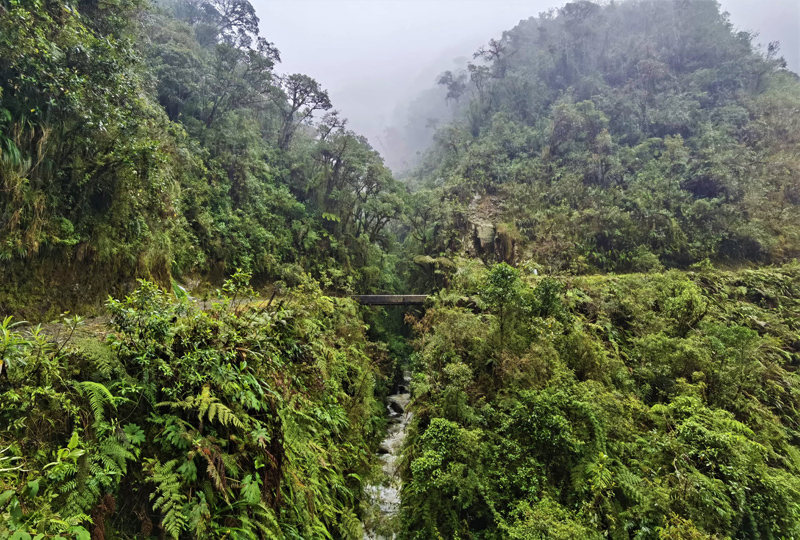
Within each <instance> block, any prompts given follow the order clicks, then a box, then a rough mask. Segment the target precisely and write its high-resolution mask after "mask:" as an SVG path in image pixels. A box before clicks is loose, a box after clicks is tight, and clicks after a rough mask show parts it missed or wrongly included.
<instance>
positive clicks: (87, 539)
mask: <svg viewBox="0 0 800 540" xmlns="http://www.w3.org/2000/svg"><path fill="white" fill-rule="evenodd" d="M69 532H70V533H72V534H74V535H75V538H76V540H92V535H91V534H89V531H87V530H86V529H85V528H83V527H81V526H80V525H73V526H72V527H70V528H69Z"/></svg>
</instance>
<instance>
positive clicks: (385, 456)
mask: <svg viewBox="0 0 800 540" xmlns="http://www.w3.org/2000/svg"><path fill="white" fill-rule="evenodd" d="M410 381H411V374H410V373H409V372H403V384H401V385H400V386H399V387H398V389H397V390H398V393H397V394H394V395H391V396H389V404H388V405H387V407H386V409H387V410H388V413H387V416H388V418H389V429H388V432H387V435H386V438H385V439H384V440H383V442H382V443H381V445H380V448H379V450H378V455H379V457H380V460H381V462H382V463H381V470H382V471H383V476H384V477H383V479H382V481H381V482H380V483H374V484H370V485H368V486H366V488H365V490H364V491H365V493H366V495H367V498H368V501H369V504H370V505H371V507H372V509H373V512H372V516H371V519H370V520H369V523H368V525H367V527H365V531H364V540H392V539H393V538H395V536H396V534H395V530H396V528H395V524H394V523H393V521H394V520H393V518H394V517H395V516H397V513H398V511H399V509H400V477H399V475H398V474H397V462H398V460H399V459H400V451H401V450H402V448H403V441H404V440H405V438H406V427H407V426H408V422H409V421H410V420H411V413H410V412H407V410H406V409H407V407H408V403H409V401H410V400H411V394H409V391H408V384H409V382H410Z"/></svg>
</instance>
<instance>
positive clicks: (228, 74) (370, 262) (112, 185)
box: [0, 1, 402, 315]
mask: <svg viewBox="0 0 800 540" xmlns="http://www.w3.org/2000/svg"><path fill="white" fill-rule="evenodd" d="M0 5H1V6H2V7H0V79H2V81H3V86H2V95H0V99H1V101H0V152H2V154H0V167H2V170H0V173H1V175H2V190H0V265H2V270H3V273H4V275H5V276H7V277H8V278H9V279H4V280H3V281H2V283H0V312H3V311H5V312H8V313H11V312H19V311H20V310H24V311H26V312H28V313H38V315H41V314H43V313H49V314H50V315H52V314H57V313H58V312H59V311H60V310H62V309H66V308H74V307H75V306H76V305H80V304H90V303H93V302H97V301H99V302H102V301H103V300H104V299H105V297H106V295H107V294H108V293H109V292H111V291H113V290H117V291H119V290H121V289H120V287H121V286H124V285H127V284H128V283H130V282H131V281H132V279H133V278H150V279H155V280H157V281H159V282H161V283H167V284H168V283H169V281H170V279H171V278H181V277H190V276H193V277H196V278H198V279H201V280H208V279H210V280H212V281H217V282H218V281H219V280H220V279H221V278H223V277H224V276H226V275H230V273H231V272H232V271H233V270H235V269H236V268H241V269H243V270H246V271H251V272H253V273H254V276H255V279H256V280H257V281H261V282H263V281H265V280H276V279H283V280H285V281H286V280H288V281H289V282H291V281H296V280H297V279H298V278H299V277H300V275H301V274H302V272H303V271H310V272H313V273H314V274H315V275H316V276H317V277H324V278H325V279H328V280H331V281H333V282H334V286H335V287H337V288H340V289H358V290H360V291H365V290H369V289H370V288H375V287H379V286H384V287H386V286H389V287H391V284H390V283H388V281H390V280H391V278H387V277H385V276H384V275H383V267H382V264H383V263H382V258H381V255H380V249H379V248H378V247H377V246H380V245H383V246H387V245H388V244H390V243H391V241H390V239H389V238H388V237H387V236H386V234H385V232H386V229H385V227H386V225H387V223H388V221H389V220H390V219H391V218H393V217H396V216H397V215H398V214H399V213H400V212H401V209H402V198H401V197H400V194H399V188H398V186H397V185H396V183H395V182H394V181H393V179H392V177H391V174H390V173H389V171H388V170H387V169H386V168H385V167H384V166H383V163H382V160H381V159H380V157H379V156H378V154H377V153H376V152H375V151H374V150H372V148H371V147H370V146H369V145H368V144H367V142H366V141H365V140H364V139H363V138H361V137H360V136H358V135H357V134H355V133H352V132H350V131H348V130H347V129H346V126H345V120H344V119H343V118H341V117H340V116H339V115H338V114H337V113H336V111H335V109H333V104H332V103H331V101H330V99H329V97H328V94H327V92H326V91H325V90H324V89H323V87H322V86H321V85H320V83H318V82H317V81H315V80H314V79H312V78H310V77H308V76H307V75H303V74H283V73H280V72H279V71H278V70H277V66H278V65H279V64H278V62H279V61H280V55H279V52H278V49H277V48H276V47H275V46H274V45H273V44H272V43H270V42H268V41H267V40H266V39H264V38H263V37H260V36H259V33H258V18H257V17H256V14H255V11H254V9H253V7H252V6H251V5H250V3H249V2H246V1H233V2H227V1H220V2H215V1H213V2H200V3H192V2H176V3H174V5H170V6H148V5H147V4H145V3H143V2H138V1H133V2H127V1H124V2H112V3H110V4H109V3H103V4H96V3H93V2H87V3H81V2H78V3H77V4H63V3H60V2H52V3H44V4H42V3H38V2H25V1H23V2H16V1H15V2H5V3H3V4H0ZM312 120H313V121H314V122H313V123H312ZM87 267H88V268H91V269H92V271H91V272H86V271H85V269H86V268H87Z"/></svg>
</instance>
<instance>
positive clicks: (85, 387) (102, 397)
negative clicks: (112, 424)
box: [75, 381, 114, 423]
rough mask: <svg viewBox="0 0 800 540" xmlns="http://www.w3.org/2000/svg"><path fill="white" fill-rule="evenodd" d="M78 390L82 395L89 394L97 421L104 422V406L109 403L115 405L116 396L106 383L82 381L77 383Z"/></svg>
mask: <svg viewBox="0 0 800 540" xmlns="http://www.w3.org/2000/svg"><path fill="white" fill-rule="evenodd" d="M75 386H76V388H77V389H78V392H79V393H80V394H81V395H82V396H86V395H87V394H88V396H89V404H90V405H91V406H92V412H93V413H94V420H95V423H99V422H102V421H103V419H104V408H105V405H106V404H107V403H110V404H111V405H112V406H114V396H113V395H112V394H111V392H110V391H109V389H108V388H106V387H105V386H104V385H102V384H100V383H98V382H94V381H81V382H76V383H75Z"/></svg>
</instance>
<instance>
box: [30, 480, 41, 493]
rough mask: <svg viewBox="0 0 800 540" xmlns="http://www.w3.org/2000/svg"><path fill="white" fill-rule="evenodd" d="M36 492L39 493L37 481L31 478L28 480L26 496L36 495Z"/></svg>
mask: <svg viewBox="0 0 800 540" xmlns="http://www.w3.org/2000/svg"><path fill="white" fill-rule="evenodd" d="M37 493H39V481H38V480H31V481H30V482H28V496H29V497H36V494H37Z"/></svg>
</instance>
